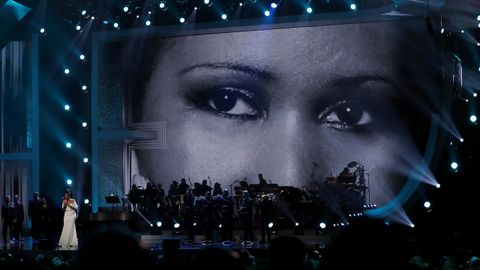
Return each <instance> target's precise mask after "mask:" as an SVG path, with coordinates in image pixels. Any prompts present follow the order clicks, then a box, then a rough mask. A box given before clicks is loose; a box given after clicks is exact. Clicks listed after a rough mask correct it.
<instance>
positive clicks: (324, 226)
mask: <svg viewBox="0 0 480 270" xmlns="http://www.w3.org/2000/svg"><path fill="white" fill-rule="evenodd" d="M319 226H320V229H325V228H326V227H327V224H325V222H320V225H319Z"/></svg>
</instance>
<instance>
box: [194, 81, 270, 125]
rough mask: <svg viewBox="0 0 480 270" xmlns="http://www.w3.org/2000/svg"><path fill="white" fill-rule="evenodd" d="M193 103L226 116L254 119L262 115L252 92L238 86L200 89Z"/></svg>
mask: <svg viewBox="0 0 480 270" xmlns="http://www.w3.org/2000/svg"><path fill="white" fill-rule="evenodd" d="M194 103H195V104H196V105H197V106H198V107H200V108H202V109H204V110H207V111H209V112H212V113H216V114H218V115H220V116H222V117H226V118H233V119H243V120H256V119H258V118H261V117H262V115H263V114H262V112H261V110H260V109H259V107H260V106H258V105H257V103H258V102H256V100H255V96H254V94H252V93H251V92H249V91H247V90H244V89H240V88H234V87H223V88H217V89H212V90H207V91H202V93H200V94H199V95H198V96H197V97H196V98H195V100H194Z"/></svg>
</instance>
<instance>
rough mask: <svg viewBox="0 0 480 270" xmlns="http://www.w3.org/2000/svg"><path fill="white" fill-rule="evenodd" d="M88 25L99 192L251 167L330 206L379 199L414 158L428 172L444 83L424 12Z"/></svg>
mask: <svg viewBox="0 0 480 270" xmlns="http://www.w3.org/2000/svg"><path fill="white" fill-rule="evenodd" d="M97 38H98V40H97V41H101V42H98V44H100V45H98V47H97V49H98V54H97V56H98V61H97V64H98V70H95V72H98V80H97V81H98V94H97V96H96V101H95V102H96V106H97V108H98V110H97V116H96V117H97V121H98V127H99V132H98V134H97V135H98V136H99V137H101V140H99V142H98V145H97V146H96V147H97V150H98V151H99V156H98V161H99V163H98V164H99V169H98V170H99V171H98V175H94V177H97V178H98V179H99V183H98V185H99V186H100V187H99V194H98V196H99V198H102V196H104V194H108V193H110V192H115V193H120V194H121V193H127V192H128V190H129V189H130V187H131V185H132V184H136V185H140V186H145V185H146V183H147V182H151V183H152V184H154V185H158V184H161V185H162V186H163V188H164V189H166V190H168V187H169V185H170V184H171V183H172V181H174V180H175V181H177V182H180V179H182V178H184V179H186V182H187V184H190V185H193V184H194V183H195V182H202V181H203V180H207V182H208V183H211V185H213V184H214V183H215V182H218V183H219V184H220V185H221V187H222V188H226V189H228V190H232V192H234V191H233V189H232V187H236V186H238V185H239V182H242V181H244V182H246V183H248V184H249V185H257V184H259V183H260V180H259V174H261V176H260V178H261V179H262V181H263V180H265V181H266V184H267V185H278V187H279V188H280V189H281V188H282V187H292V188H296V189H299V190H302V191H306V192H307V194H309V195H310V196H318V197H321V198H322V199H323V200H324V201H326V202H328V204H330V206H331V207H335V205H337V206H338V205H342V203H344V202H348V205H349V207H355V206H358V207H360V206H361V205H365V204H369V205H372V204H375V205H379V206H380V205H384V204H386V203H388V202H389V201H391V200H392V199H393V198H394V197H395V196H396V194H398V192H399V191H400V190H401V188H402V187H404V185H405V183H406V181H407V179H408V178H410V177H411V172H412V170H415V169H414V168H417V169H418V166H419V165H418V164H423V166H424V167H422V168H421V169H420V170H419V171H423V174H422V173H418V174H417V175H423V176H419V177H417V178H418V179H416V180H417V181H425V179H421V178H425V175H427V176H428V175H429V174H431V173H430V172H429V169H428V164H427V163H428V161H425V159H424V158H423V154H424V151H425V148H426V144H427V142H426V141H427V139H426V138H427V137H428V133H429V127H430V122H429V117H430V113H431V112H432V104H433V103H435V100H436V99H438V98H439V97H437V96H436V95H437V93H439V92H440V90H441V89H442V87H443V86H442V85H441V84H440V83H439V82H440V80H439V78H440V77H441V75H440V74H439V70H440V68H439V66H440V61H439V59H440V51H439V49H438V46H437V45H438V43H437V42H436V40H435V38H434V37H433V36H432V35H431V34H430V33H429V29H428V28H427V27H426V26H425V21H424V20H423V19H403V20H394V21H383V22H361V23H349V24H342V23H341V22H340V23H329V24H327V25H325V24H319V25H304V26H288V25H286V26H285V25H283V26H281V27H279V26H272V27H270V28H266V27H263V28H262V29H255V27H247V28H245V27H244V28H242V27H233V28H216V29H207V30H205V29H203V30H188V31H181V30H179V31H171V30H169V31H162V29H160V31H155V32H149V33H148V34H145V30H144V29H141V30H133V31H129V32H128V33H122V34H119V33H118V32H117V33H114V34H111V35H109V34H106V35H99V36H98V37H97ZM438 95H439V94H438ZM94 105H95V104H94ZM94 140H95V137H94ZM264 183H265V182H264ZM99 200H100V202H101V199H99ZM337 208H338V207H337Z"/></svg>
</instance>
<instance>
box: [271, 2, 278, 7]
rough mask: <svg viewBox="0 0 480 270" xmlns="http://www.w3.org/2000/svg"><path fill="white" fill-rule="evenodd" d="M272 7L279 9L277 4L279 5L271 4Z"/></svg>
mask: <svg viewBox="0 0 480 270" xmlns="http://www.w3.org/2000/svg"><path fill="white" fill-rule="evenodd" d="M270 6H271V7H272V8H277V7H278V4H277V3H271V4H270Z"/></svg>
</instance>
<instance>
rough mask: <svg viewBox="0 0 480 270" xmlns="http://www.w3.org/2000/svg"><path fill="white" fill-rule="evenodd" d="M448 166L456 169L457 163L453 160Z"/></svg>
mask: <svg viewBox="0 0 480 270" xmlns="http://www.w3.org/2000/svg"><path fill="white" fill-rule="evenodd" d="M450 167H451V168H452V169H453V170H456V169H458V163H457V162H455V161H454V162H452V163H451V164H450Z"/></svg>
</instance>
